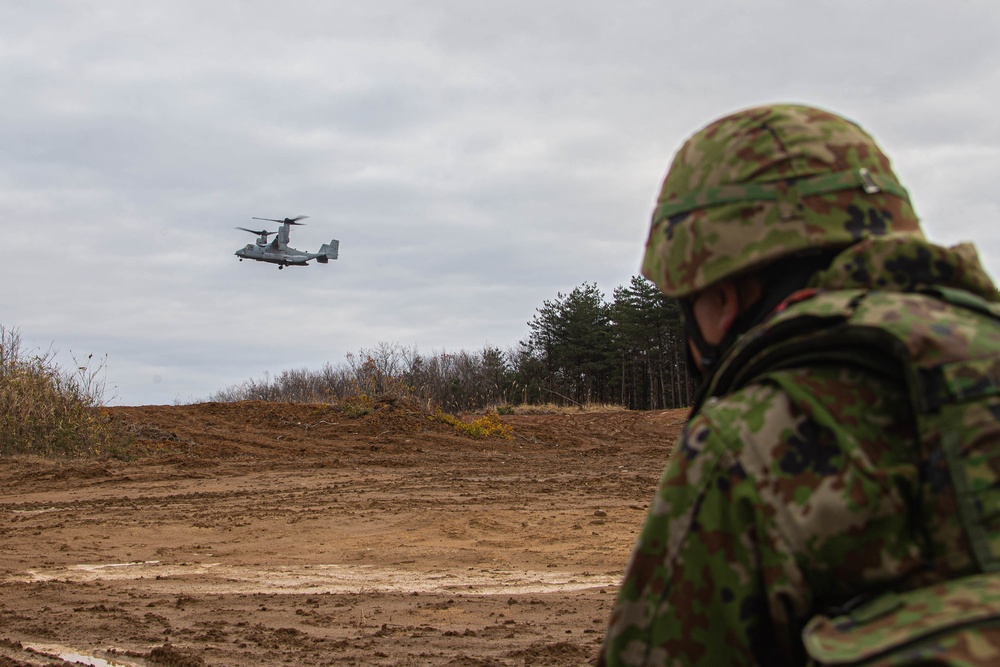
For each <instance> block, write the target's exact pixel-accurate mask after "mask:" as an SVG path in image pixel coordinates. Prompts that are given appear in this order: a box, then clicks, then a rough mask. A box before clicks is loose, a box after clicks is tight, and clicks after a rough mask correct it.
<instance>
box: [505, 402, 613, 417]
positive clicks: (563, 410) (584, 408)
mask: <svg viewBox="0 0 1000 667" xmlns="http://www.w3.org/2000/svg"><path fill="white" fill-rule="evenodd" d="M627 409H628V408H626V407H624V406H622V405H618V404H615V403H588V404H586V405H556V404H554V403H543V404H541V405H506V406H501V407H499V408H497V412H498V413H500V414H502V415H504V414H507V415H565V414H580V413H581V412H623V411H625V410H627Z"/></svg>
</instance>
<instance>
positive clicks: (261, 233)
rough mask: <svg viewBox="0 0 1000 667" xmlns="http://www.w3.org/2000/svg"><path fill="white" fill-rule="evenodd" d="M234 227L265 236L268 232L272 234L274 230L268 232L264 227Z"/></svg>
mask: <svg viewBox="0 0 1000 667" xmlns="http://www.w3.org/2000/svg"><path fill="white" fill-rule="evenodd" d="M236 229H242V230H243V231H245V232H250V233H252V234H257V235H258V236H267V235H268V234H274V233H275V232H269V231H267V230H266V229H247V228H246V227H237V228H236Z"/></svg>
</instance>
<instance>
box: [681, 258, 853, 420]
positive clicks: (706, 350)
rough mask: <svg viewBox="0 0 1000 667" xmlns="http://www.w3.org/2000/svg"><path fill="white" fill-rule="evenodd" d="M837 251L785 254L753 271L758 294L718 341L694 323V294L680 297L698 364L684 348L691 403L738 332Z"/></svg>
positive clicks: (803, 283) (768, 311)
mask: <svg viewBox="0 0 1000 667" xmlns="http://www.w3.org/2000/svg"><path fill="white" fill-rule="evenodd" d="M836 254H837V251H833V250H824V251H819V252H810V253H804V254H799V255H795V256H793V257H788V258H786V259H784V260H782V261H779V262H776V263H774V264H771V265H770V266H767V267H765V268H764V269H763V270H761V271H760V272H759V273H758V274H757V279H758V280H760V281H761V283H762V284H761V296H760V298H759V299H757V300H756V301H755V302H753V303H752V304H750V306H748V307H747V308H745V309H744V310H743V311H742V312H741V313H740V314H739V315H738V316H737V317H736V319H735V320H733V324H732V326H730V327H729V330H728V331H726V335H725V336H724V337H723V338H722V340H721V341H719V343H718V344H712V343H709V342H708V341H707V340H705V336H704V335H703V334H702V332H701V328H700V327H699V326H698V322H697V321H696V320H695V317H694V301H695V299H696V298H697V295H694V296H693V297H689V298H687V299H681V300H680V308H681V313H682V314H683V316H684V332H685V334H686V335H687V338H688V340H689V341H690V343H691V345H693V346H694V347H695V349H697V350H698V356H699V357H701V366H700V367H699V366H698V364H696V363H695V360H694V355H693V354H692V353H691V347H690V346H689V347H688V348H687V363H688V369H689V370H690V372H691V373H693V374H694V376H695V377H696V378H698V381H699V385H700V386H699V388H698V394H697V396H696V399H695V403H694V404H695V405H699V404H700V403H701V398H702V393H703V392H704V391H705V390H706V389H707V388H708V385H709V384H710V381H711V379H712V376H713V375H715V371H716V369H717V368H718V366H719V361H720V360H721V359H722V358H723V357H724V356H725V354H726V352H728V351H729V349H730V348H731V347H732V346H733V344H734V343H736V341H737V340H738V339H739V337H740V336H742V335H743V334H745V333H746V332H747V331H749V330H750V329H752V328H754V327H755V326H757V325H758V324H760V323H761V322H763V321H764V320H766V319H767V318H768V316H770V315H771V313H772V312H773V311H774V309H775V308H777V307H778V306H779V305H781V303H782V302H784V300H785V299H787V298H788V297H789V296H791V295H792V294H794V293H795V292H797V291H799V290H800V289H802V288H803V287H806V285H807V284H808V283H809V280H810V279H811V278H812V277H813V275H814V274H816V272H818V271H820V270H822V269H825V268H827V267H828V266H829V265H830V262H832V261H833V258H834V257H835V256H836ZM736 280H739V278H736Z"/></svg>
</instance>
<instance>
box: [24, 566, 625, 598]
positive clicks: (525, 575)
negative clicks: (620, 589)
mask: <svg viewBox="0 0 1000 667" xmlns="http://www.w3.org/2000/svg"><path fill="white" fill-rule="evenodd" d="M6 580H7V581H10V582H15V581H16V582H24V583H39V582H67V583H90V582H100V581H119V582H120V581H139V580H142V581H143V586H144V587H146V588H147V589H150V590H156V591H158V592H177V593H192V592H195V593H200V594H229V593H239V594H253V593H271V594H274V593H295V594H303V593H307V594H319V593H339V594H344V593H376V592H382V593H452V594H456V595H496V594H501V593H503V594H516V593H552V592H572V591H580V590H585V589H589V588H601V587H605V586H616V585H617V584H618V578H617V577H616V576H609V575H595V574H590V573H568V572H541V571H530V570H529V571H523V570H508V569H491V570H481V569H470V570H465V571H447V570H432V571H419V572H418V571H413V570H401V569H395V568H382V567H377V566H372V565H349V566H348V565H336V564H319V565H301V566H287V567H277V568H255V567H246V566H233V565H225V564H223V563H211V562H209V563H180V564H165V563H162V562H160V561H141V562H134V563H104V564H80V565H71V566H68V567H61V568H43V569H32V570H28V571H27V572H25V573H24V574H22V575H15V576H12V577H8V578H7V579H6Z"/></svg>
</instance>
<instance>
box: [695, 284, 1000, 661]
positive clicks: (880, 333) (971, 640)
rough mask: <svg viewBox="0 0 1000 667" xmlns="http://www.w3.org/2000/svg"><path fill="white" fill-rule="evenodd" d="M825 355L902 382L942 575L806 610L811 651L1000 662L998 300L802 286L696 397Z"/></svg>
mask: <svg viewBox="0 0 1000 667" xmlns="http://www.w3.org/2000/svg"><path fill="white" fill-rule="evenodd" d="M830 363H837V364H848V365H852V366H855V367H859V368H862V369H865V370H866V371H867V372H869V373H871V374H874V375H877V376H880V377H882V378H885V379H887V380H888V381H890V382H892V383H895V384H896V385H897V386H900V387H905V388H906V391H907V394H908V398H909V403H910V406H911V411H910V412H911V414H912V416H913V422H914V424H913V426H914V429H913V432H914V433H915V434H916V436H915V437H916V439H917V440H919V442H918V443H916V444H917V446H918V448H919V449H918V451H919V456H920V461H921V475H920V477H921V479H920V488H919V490H915V494H916V495H917V496H918V497H917V498H915V505H916V506H918V507H920V515H921V518H922V522H923V524H924V528H925V535H924V542H925V544H924V551H925V553H926V554H927V558H928V563H929V566H930V571H931V573H932V578H934V579H936V580H937V581H938V582H939V583H936V584H933V585H930V586H926V587H923V588H919V589H914V590H907V591H901V592H895V591H889V592H877V591H876V592H873V593H872V595H869V596H865V597H864V598H862V602H861V603H860V604H857V605H856V606H854V607H853V608H850V609H848V610H843V609H842V610H840V611H839V612H838V613H834V614H819V615H817V616H815V617H813V618H812V619H811V620H810V621H809V622H808V623H807V624H806V626H805V629H804V630H803V635H802V639H803V644H804V646H805V648H806V651H807V653H808V655H809V656H810V658H811V663H810V664H813V665H862V664H864V665H909V664H931V662H929V661H932V662H933V664H935V665H950V664H955V665H958V664H961V665H985V664H1000V305H997V304H992V303H989V302H987V301H986V300H984V299H982V298H980V297H978V296H975V295H973V294H971V293H969V292H965V291H962V290H957V289H950V288H942V287H934V288H927V289H924V290H921V291H916V292H883V291H877V290H874V291H872V290H837V291H828V292H824V291H817V290H802V291H800V292H798V293H796V294H794V295H792V296H791V297H790V298H789V299H788V300H786V301H785V302H784V303H783V304H782V305H781V306H779V308H778V312H777V314H775V315H774V316H772V317H771V318H770V319H769V320H768V321H766V322H765V323H764V324H762V325H760V326H758V327H756V328H754V329H752V330H751V331H749V332H748V333H747V334H745V335H744V336H742V337H741V338H740V339H739V340H738V341H737V342H736V344H735V345H734V347H733V349H732V350H731V351H730V353H729V354H727V355H726V358H725V359H724V360H723V363H722V364H721V365H720V367H719V368H718V370H717V372H716V373H715V374H714V375H713V377H712V378H711V380H710V381H709V384H708V385H707V386H706V387H705V390H704V391H703V392H702V395H701V396H700V398H699V400H704V399H706V398H708V397H711V396H720V395H725V394H728V393H731V392H733V391H736V390H738V389H740V388H741V387H743V386H745V385H747V384H749V383H751V382H754V381H757V380H760V379H762V378H763V376H764V375H766V374H768V373H771V372H774V371H779V370H784V369H791V368H799V367H803V366H809V365H815V364H830ZM697 408H698V406H697V405H696V406H695V410H697Z"/></svg>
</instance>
